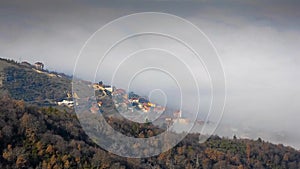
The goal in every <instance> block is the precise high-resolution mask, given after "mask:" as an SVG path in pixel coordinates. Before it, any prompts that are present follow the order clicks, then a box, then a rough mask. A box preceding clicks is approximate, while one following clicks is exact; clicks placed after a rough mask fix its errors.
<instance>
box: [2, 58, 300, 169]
mask: <svg viewBox="0 0 300 169" xmlns="http://www.w3.org/2000/svg"><path fill="white" fill-rule="evenodd" d="M0 63H1V64H0V65H1V66H0V67H1V68H0V71H1V72H2V73H3V76H2V77H3V85H2V87H1V90H2V95H1V97H0V168H3V169H5V168H116V169H118V168H146V169H148V168H157V169H159V168H178V169H182V168H187V169H190V168H237V169H242V168H258V169H260V168H292V169H294V168H295V169H296V168H300V163H299V161H300V152H299V151H297V150H295V149H293V148H290V147H285V146H283V145H275V144H272V143H268V142H265V141H263V140H261V139H258V140H248V139H236V138H232V139H230V138H220V137H218V136H212V137H211V138H210V139H209V140H208V141H206V142H205V143H202V144H199V142H198V138H199V135H198V134H189V135H187V137H186V138H185V139H184V140H182V141H181V142H180V143H179V144H178V145H177V146H175V147H174V148H172V149H171V150H169V151H167V152H165V153H162V154H160V155H158V156H154V157H151V158H142V159H132V158H123V157H119V156H116V155H114V154H111V153H109V152H107V151H105V150H103V149H102V148H101V147H99V146H97V145H96V144H95V143H93V141H91V139H89V138H88V136H87V135H86V134H85V132H84V131H83V129H82V128H81V126H80V123H79V121H78V119H77V117H76V115H75V113H74V110H73V109H64V108H61V107H60V106H55V107H51V106H43V107H41V106H37V104H31V103H32V102H35V103H38V102H43V101H44V100H59V99H64V98H65V97H66V91H68V90H70V79H68V78H67V77H59V76H49V75H48V74H50V73H49V72H47V71H45V73H39V72H37V71H35V70H33V69H32V68H31V67H22V66H21V65H20V64H18V63H15V62H13V61H5V60H1V61H0ZM22 92H25V93H22ZM50 92H54V93H53V94H52V93H50ZM102 101H103V106H102V107H101V110H102V111H103V113H104V114H106V113H108V112H109V113H110V114H111V113H112V114H113V113H115V114H117V111H116V109H115V108H114V107H113V106H112V105H113V104H112V100H111V98H110V97H109V96H106V97H104V99H103V100H102ZM95 118H96V116H95ZM107 121H108V123H109V124H110V125H111V126H112V127H113V128H114V129H115V130H118V131H120V132H121V133H126V134H127V135H128V136H131V137H151V136H152V135H157V134H159V133H160V132H161V131H162V129H160V128H157V127H155V126H153V125H151V124H142V125H136V124H133V123H132V122H130V121H124V120H120V119H119V118H109V119H107ZM133 126H134V127H133Z"/></svg>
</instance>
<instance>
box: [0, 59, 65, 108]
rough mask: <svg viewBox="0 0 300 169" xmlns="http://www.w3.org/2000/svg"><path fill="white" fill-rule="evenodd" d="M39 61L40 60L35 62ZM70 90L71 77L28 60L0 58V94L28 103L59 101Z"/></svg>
mask: <svg viewBox="0 0 300 169" xmlns="http://www.w3.org/2000/svg"><path fill="white" fill-rule="evenodd" d="M37 63H40V62H37ZM69 92H71V77H70V76H66V75H64V74H60V73H56V72H50V71H48V70H44V69H43V66H42V67H37V66H36V65H31V64H29V63H28V62H22V63H17V62H15V61H13V60H5V59H0V94H1V93H2V94H4V93H5V94H9V95H10V96H11V97H12V98H14V99H17V100H24V101H26V102H30V103H48V104H51V103H53V102H55V101H61V100H63V99H65V98H66V96H67V93H69Z"/></svg>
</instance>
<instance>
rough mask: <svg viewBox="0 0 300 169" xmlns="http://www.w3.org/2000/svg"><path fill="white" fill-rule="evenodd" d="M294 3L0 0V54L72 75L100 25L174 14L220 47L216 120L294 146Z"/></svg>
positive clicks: (297, 112)
mask: <svg viewBox="0 0 300 169" xmlns="http://www.w3.org/2000/svg"><path fill="white" fill-rule="evenodd" d="M299 7H300V2H299V1H297V0H289V1H278V0H275V1H274V0H272V1H271V0H252V1H248V2H245V1H243V0H225V1H221V0H220V1H218V0H215V1H213V0H199V1H196V0H174V1H172V0H157V1H150V0H144V1H143V0H139V1H134V0H119V1H109V2H100V1H96V0H95V1H79V0H67V1H64V2H61V1H58V0H54V1H43V0H42V1H37V0H28V1H26V2H25V1H17V0H9V1H3V0H1V1H0V57H4V58H11V59H15V60H17V61H24V60H26V61H29V62H36V61H41V62H43V63H45V65H46V68H47V69H49V70H55V71H58V72H65V73H67V74H72V72H73V70H74V65H75V61H76V57H77V55H78V53H79V51H80V49H81V47H82V46H83V44H84V43H85V42H86V40H87V39H88V38H89V37H90V36H91V35H92V34H93V33H94V32H95V31H96V30H98V29H99V28H100V27H102V26H104V25H105V24H106V23H108V22H110V21H112V20H114V19H117V18H119V17H121V16H124V15H128V14H132V13H136V12H164V13H170V14H174V15H177V16H179V17H182V18H184V19H187V20H188V21H190V22H192V23H193V24H195V25H196V26H198V27H199V28H200V29H201V30H202V31H203V32H204V33H205V34H206V35H207V36H208V37H209V38H210V40H211V41H212V42H213V44H214V45H215V47H216V48H217V50H218V53H219V55H220V58H221V60H222V63H223V68H224V71H225V74H226V80H227V102H226V108H225V112H224V116H223V120H222V123H223V124H231V125H233V126H236V127H238V128H255V129H257V130H260V131H266V132H269V133H280V134H279V135H283V136H284V137H285V138H284V139H281V140H276V137H275V136H274V137H267V136H265V138H266V139H271V140H272V141H275V142H282V143H285V144H288V145H292V146H297V148H298V149H300V145H299V144H298V143H297V142H299V140H300V133H299V131H298V129H299V128H300V122H299V121H300V104H299V101H300V87H299V86H300V78H299V77H300V52H299V51H300V50H299V44H300V29H299V28H300V19H299V18H300V12H299ZM178 29H180V28H178ZM183 31H184V30H183ZM108 36H109V35H108ZM104 38H105V37H104ZM87 76H88V75H87ZM91 76H93V75H91ZM103 76H105V75H103ZM89 78H90V77H88V79H89ZM260 136H261V137H262V138H264V134H261V135H260ZM253 137H256V136H253Z"/></svg>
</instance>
